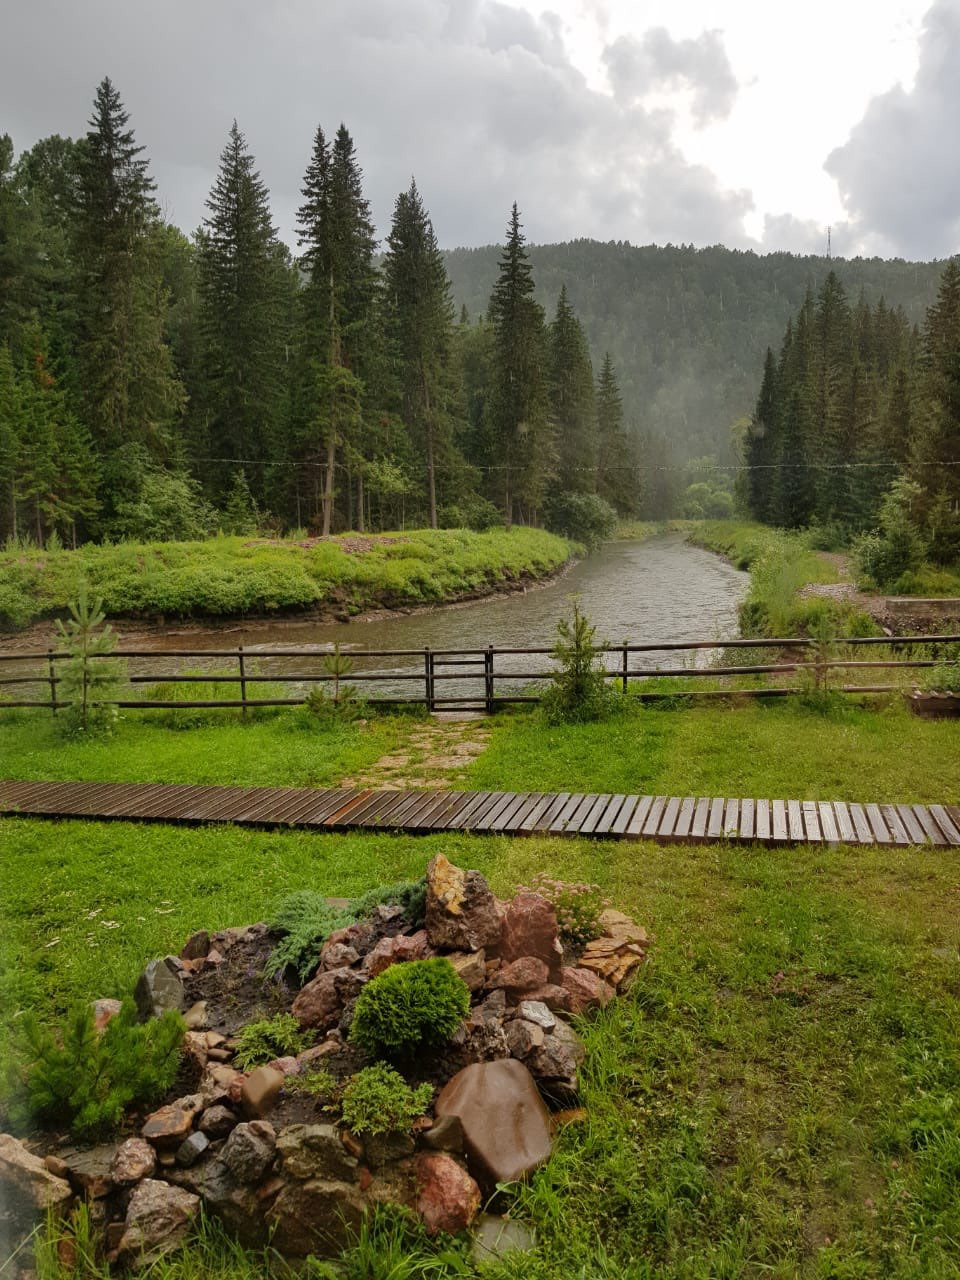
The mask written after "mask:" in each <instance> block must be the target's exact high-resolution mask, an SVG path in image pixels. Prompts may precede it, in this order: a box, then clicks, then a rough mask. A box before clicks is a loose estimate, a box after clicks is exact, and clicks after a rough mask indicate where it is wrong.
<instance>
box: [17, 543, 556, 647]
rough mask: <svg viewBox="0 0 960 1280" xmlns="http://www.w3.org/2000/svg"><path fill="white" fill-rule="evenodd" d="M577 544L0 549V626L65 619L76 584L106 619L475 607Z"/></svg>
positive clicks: (548, 568)
mask: <svg viewBox="0 0 960 1280" xmlns="http://www.w3.org/2000/svg"><path fill="white" fill-rule="evenodd" d="M575 550H576V548H575V546H574V545H573V544H571V543H569V542H567V541H565V540H564V539H563V538H559V537H556V536H555V535H554V534H551V533H547V532H546V531H544V530H542V529H528V528H524V527H519V526H517V527H514V528H513V529H509V530H507V529H491V530H488V531H487V532H486V533H474V532H471V531H470V530H466V529H440V530H430V529H418V530H414V531H411V532H406V533H395V534H378V535H359V534H356V535H344V536H343V537H338V538H330V539H327V540H319V539H313V540H309V539H305V540H279V539H277V540H275V541H268V540H264V539H248V538H226V537H218V538H211V539H209V540H207V541H205V542H158V543H143V544H141V543H132V542H122V543H116V544H112V545H106V546H100V545H94V544H90V545H87V546H85V547H81V548H80V549H79V550H77V551H66V550H59V551H39V550H32V549H27V550H18V549H14V550H7V551H0V627H6V628H20V627H25V626H27V625H28V624H29V623H31V622H33V621H35V620H37V619H40V618H44V617H50V616H52V615H56V614H62V613H65V612H66V607H67V604H68V602H69V601H70V600H72V599H75V598H76V595H77V591H78V586H79V583H80V582H81V581H82V580H83V579H86V581H87V583H88V586H89V589H90V593H91V594H92V595H95V596H100V597H102V598H103V604H104V608H105V610H106V612H107V614H108V615H109V616H110V617H114V618H116V617H137V618H157V617H167V618H231V617H237V616H241V615H250V614H279V613H294V612H300V613H302V612H306V611H316V612H318V613H320V614H325V615H329V616H331V617H350V616H353V615H355V614H358V613H363V612H365V611H367V610H370V609H378V608H389V609H398V608H410V607H414V606H417V605H425V604H439V603H443V602H445V601H453V600H460V599H468V598H471V597H473V596H477V595H482V594H484V593H487V592H494V591H498V590H503V589H505V588H508V587H509V586H511V585H512V584H518V583H523V582H528V581H535V580H537V579H541V578H545V577H547V576H549V575H550V574H551V573H554V572H556V571H557V570H558V569H559V568H560V567H561V566H562V565H563V564H564V563H565V562H566V561H567V560H568V559H569V558H570V556H571V555H572V554H574V551H575Z"/></svg>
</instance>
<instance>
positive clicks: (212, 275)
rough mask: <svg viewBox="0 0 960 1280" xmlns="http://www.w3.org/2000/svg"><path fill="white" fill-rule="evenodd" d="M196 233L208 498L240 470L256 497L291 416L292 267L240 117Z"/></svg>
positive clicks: (198, 421)
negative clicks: (288, 362)
mask: <svg viewBox="0 0 960 1280" xmlns="http://www.w3.org/2000/svg"><path fill="white" fill-rule="evenodd" d="M207 209H208V210H209V213H208V215H207V217H206V218H204V221H203V227H202V229H201V231H200V232H199V233H198V236H197V268H198V289H199V303H200V316H199V324H200V334H201V348H202V362H201V367H202V378H201V382H200V386H199V387H198V389H197V397H196V399H197V405H196V408H195V410H194V414H193V429H194V450H195V453H197V454H199V455H201V456H205V457H208V458H211V459H214V460H215V461H217V462H218V463H222V464H223V465H215V466H210V465H204V466H203V467H202V469H201V474H202V475H203V476H205V477H206V478H207V488H208V492H209V493H210V495H211V496H212V497H213V498H215V499H217V500H222V499H223V498H225V497H226V494H227V492H228V490H229V486H230V482H231V477H232V476H233V474H234V472H235V471H236V469H237V468H238V467H243V468H244V469H245V472H246V475H247V479H248V482H249V483H250V487H251V490H252V492H253V494H254V497H255V498H256V500H257V501H258V502H260V501H262V500H263V497H264V493H265V465H266V464H267V463H268V462H269V461H270V459H271V457H272V456H275V454H276V453H277V452H278V451H279V450H280V449H281V447H282V440H283V429H284V426H285V421H286V412H285V410H286V389H287V379H286V372H285V353H286V347H287V339H288V336H289V332H288V324H289V304H290V298H291V295H292V291H293V288H294V278H293V271H292V266H291V264H290V262H289V260H288V255H287V252H286V250H285V249H284V247H283V246H282V245H281V244H280V242H279V240H278V239H277V233H276V229H275V228H274V226H273V223H272V221H271V217H270V205H269V196H268V193H267V188H266V186H265V185H264V183H263V182H262V181H261V179H260V175H259V173H258V172H257V171H256V169H255V168H254V158H253V156H252V155H251V153H250V151H249V149H248V147H247V143H246V140H245V138H244V136H243V134H242V133H241V132H240V130H239V128H238V127H237V122H236V121H234V122H233V124H232V126H231V128H230V134H229V137H228V139H227V144H226V146H225V147H224V149H223V152H222V154H221V157H220V169H219V172H218V174H217V178H216V181H215V182H214V185H213V188H212V190H211V192H210V196H209V198H208V199H207Z"/></svg>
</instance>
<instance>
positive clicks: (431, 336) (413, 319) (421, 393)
mask: <svg viewBox="0 0 960 1280" xmlns="http://www.w3.org/2000/svg"><path fill="white" fill-rule="evenodd" d="M383 275H384V294H385V297H384V303H385V312H386V321H387V335H388V338H389V340H390V342H391V344H392V347H393V349H394V351H395V353H396V362H397V370H398V376H399V384H400V395H401V416H402V419H403V422H404V425H405V426H406V428H407V431H408V432H409V434H410V438H411V440H412V442H413V443H414V446H415V447H416V449H417V451H418V453H419V454H420V456H421V458H422V459H423V468H424V471H425V475H426V491H427V509H428V513H429V520H430V527H431V528H432V529H436V528H437V523H438V520H437V472H438V469H439V470H441V471H442V472H444V473H449V472H450V471H451V470H452V469H453V467H454V464H455V461H456V460H455V458H454V456H453V455H454V453H455V446H454V442H453V441H454V407H455V406H454V400H455V392H456V388H455V381H454V368H453V303H452V302H451V300H450V282H449V280H448V279H447V272H446V267H445V266H444V261H443V255H442V254H441V252H440V250H439V248H438V246H437V238H436V236H435V234H434V230H433V224H432V222H431V221H430V217H429V215H428V214H427V211H426V210H425V209H424V207H423V201H422V200H421V198H420V193H419V191H418V190H417V184H416V182H415V181H412V182H411V183H410V189H409V190H408V191H404V192H401V193H400V195H398V196H397V199H396V203H395V205H394V210H393V224H392V226H391V228H390V234H389V235H388V236H387V253H386V256H385V258H384V262H383Z"/></svg>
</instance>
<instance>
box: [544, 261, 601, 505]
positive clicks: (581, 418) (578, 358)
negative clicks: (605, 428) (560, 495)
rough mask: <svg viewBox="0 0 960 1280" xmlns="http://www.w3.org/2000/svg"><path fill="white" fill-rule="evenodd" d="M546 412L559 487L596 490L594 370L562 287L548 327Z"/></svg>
mask: <svg viewBox="0 0 960 1280" xmlns="http://www.w3.org/2000/svg"><path fill="white" fill-rule="evenodd" d="M550 409H551V417H552V419H553V430H554V433H555V438H556V449H557V484H558V486H559V488H560V489H561V490H565V491H568V492H573V493H595V492H596V490H597V466H598V454H597V417H596V407H595V404H594V391H593V366H592V365H591V363H590V353H589V351H588V349H587V340H586V338H585V337H584V334H583V328H582V326H581V324H580V321H579V320H578V319H577V317H576V314H575V312H574V310H573V307H572V306H571V305H570V303H569V301H568V299H567V286H566V285H562V286H561V289H560V296H559V298H558V299H557V310H556V315H555V316H554V319H553V323H552V324H551V325H550Z"/></svg>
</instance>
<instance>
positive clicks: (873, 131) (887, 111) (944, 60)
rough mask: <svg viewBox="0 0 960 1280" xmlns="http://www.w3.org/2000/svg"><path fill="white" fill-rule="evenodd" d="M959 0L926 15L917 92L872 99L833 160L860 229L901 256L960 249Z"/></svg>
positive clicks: (830, 164)
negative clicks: (957, 147) (959, 146)
mask: <svg viewBox="0 0 960 1280" xmlns="http://www.w3.org/2000/svg"><path fill="white" fill-rule="evenodd" d="M958 66H960V4H958V3H957V0H936V3H935V4H934V5H933V6H932V7H931V8H930V10H929V11H928V12H927V14H926V17H925V18H924V24H923V33H922V36H921V41H920V61H919V67H918V70H917V77H916V82H915V84H914V86H913V88H912V89H910V90H909V91H907V90H905V89H904V88H903V87H902V86H900V85H898V86H896V87H895V88H893V89H890V90H889V91H888V92H887V93H883V94H881V95H880V96H879V97H876V98H874V99H873V100H872V101H871V102H870V104H869V106H868V108H867V110H866V112H865V113H864V116H863V119H862V120H861V121H860V122H859V124H857V125H856V126H855V128H854V129H853V130H852V132H851V134H850V137H849V139H848V140H847V142H846V143H844V145H843V146H841V147H837V148H836V150H834V151H832V152H831V154H830V155H829V156H828V157H827V161H826V166H825V167H826V170H827V172H828V173H829V174H830V175H831V176H832V177H834V178H835V179H836V180H837V184H838V186H839V188H840V195H841V198H842V200H843V203H844V206H845V208H846V210H847V212H848V214H849V215H850V218H851V220H852V222H853V225H854V228H855V229H856V231H857V232H858V233H859V235H860V236H861V238H862V239H863V240H864V242H865V243H866V244H867V245H868V246H869V247H871V248H873V249H875V250H879V251H881V252H885V253H893V254H897V255H901V256H903V257H908V258H911V257H923V258H927V257H931V256H934V257H943V256H947V255H950V254H954V253H957V252H960V165H958V163H957V158H956V152H955V151H954V150H953V142H952V141H951V139H953V138H954V130H955V129H956V127H957V120H958V119H960V76H958V74H957V68H958Z"/></svg>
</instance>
